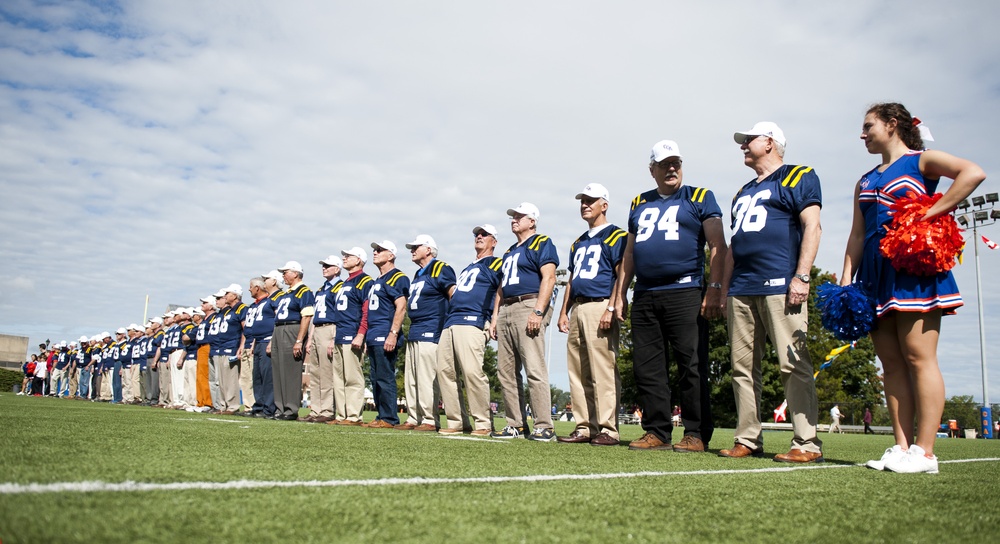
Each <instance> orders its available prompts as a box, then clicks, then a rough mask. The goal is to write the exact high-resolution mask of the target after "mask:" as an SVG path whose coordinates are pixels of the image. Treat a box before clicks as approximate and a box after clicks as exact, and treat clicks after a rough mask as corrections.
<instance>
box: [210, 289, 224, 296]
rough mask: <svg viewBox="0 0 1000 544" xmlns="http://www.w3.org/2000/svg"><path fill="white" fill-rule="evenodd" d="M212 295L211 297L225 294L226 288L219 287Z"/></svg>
mask: <svg viewBox="0 0 1000 544" xmlns="http://www.w3.org/2000/svg"><path fill="white" fill-rule="evenodd" d="M212 296H213V297H215V298H222V297H224V296H226V288H225V287H223V288H222V289H219V290H218V291H217V292H216V293H215V294H214V295H212Z"/></svg>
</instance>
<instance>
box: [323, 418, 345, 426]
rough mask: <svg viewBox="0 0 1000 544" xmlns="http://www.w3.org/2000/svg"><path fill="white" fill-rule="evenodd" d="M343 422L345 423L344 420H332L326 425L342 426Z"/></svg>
mask: <svg viewBox="0 0 1000 544" xmlns="http://www.w3.org/2000/svg"><path fill="white" fill-rule="evenodd" d="M342 421H344V420H343V419H331V420H330V421H327V422H326V424H327V425H340V423H341V422H342Z"/></svg>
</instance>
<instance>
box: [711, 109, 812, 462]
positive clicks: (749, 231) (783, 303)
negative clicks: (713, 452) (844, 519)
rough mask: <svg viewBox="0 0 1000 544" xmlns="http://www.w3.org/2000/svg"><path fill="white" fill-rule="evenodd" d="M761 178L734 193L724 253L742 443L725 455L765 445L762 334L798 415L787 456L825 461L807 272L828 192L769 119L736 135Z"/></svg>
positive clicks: (756, 452) (758, 450) (750, 452)
mask: <svg viewBox="0 0 1000 544" xmlns="http://www.w3.org/2000/svg"><path fill="white" fill-rule="evenodd" d="M733 138H734V139H735V140H736V143H738V144H740V149H741V150H742V152H743V164H745V165H746V166H748V167H749V168H751V169H752V170H753V171H754V173H755V174H756V177H755V178H754V179H752V180H751V181H750V182H749V183H747V184H746V185H744V186H743V188H742V189H740V190H739V192H737V193H736V196H735V197H733V207H732V230H733V238H732V252H731V253H730V254H729V255H730V258H728V259H727V260H726V278H725V280H724V281H723V284H724V287H725V288H728V293H724V294H728V303H727V305H728V319H729V343H730V346H731V348H730V349H731V352H730V353H731V355H730V357H731V359H732V364H733V392H734V393H735V395H736V412H737V421H736V443H735V444H734V445H733V448H732V449H728V450H722V451H721V452H719V454H720V455H722V456H723V457H747V456H755V457H759V456H761V455H762V454H763V446H764V444H763V438H764V437H763V434H762V432H761V424H760V396H761V387H762V384H761V381H760V364H761V362H760V360H761V354H762V353H763V351H764V339H765V334H766V335H767V336H768V337H770V338H771V343H772V344H773V346H774V350H775V352H776V353H777V356H778V365H779V369H780V371H781V383H782V385H784V387H785V396H786V398H787V400H788V410H789V412H791V419H792V433H793V437H792V444H791V446H792V447H791V450H790V451H789V452H788V453H783V454H779V455H777V456H775V458H774V460H775V461H779V462H784V463H814V462H821V461H823V453H822V446H823V443H822V442H821V441H820V439H819V437H818V436H817V434H816V423H817V420H818V417H819V414H818V406H817V401H816V383H815V381H814V380H813V367H812V360H811V359H810V358H809V351H808V350H807V346H806V328H807V321H808V312H807V311H806V300H807V299H808V298H809V281H810V279H811V278H810V277H809V274H810V271H811V270H812V264H813V259H815V257H816V251H817V250H818V248H819V240H820V234H821V230H822V229H821V227H820V207H821V206H822V200H823V199H822V193H821V190H820V182H819V177H818V176H817V175H816V172H815V171H814V170H813V169H812V168H811V167H808V166H796V165H786V164H785V163H784V156H785V144H786V141H785V134H784V132H783V131H782V130H781V128H779V127H778V125H776V124H774V123H771V122H768V121H764V122H760V123H757V124H756V125H754V126H753V128H751V129H750V130H747V131H744V132H737V133H735V134H734V135H733Z"/></svg>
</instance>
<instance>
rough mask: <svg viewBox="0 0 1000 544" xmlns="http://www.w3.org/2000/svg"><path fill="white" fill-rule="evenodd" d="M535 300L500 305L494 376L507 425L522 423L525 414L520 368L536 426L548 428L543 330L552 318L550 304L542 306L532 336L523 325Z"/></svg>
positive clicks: (549, 413) (549, 395) (549, 404)
mask: <svg viewBox="0 0 1000 544" xmlns="http://www.w3.org/2000/svg"><path fill="white" fill-rule="evenodd" d="M535 303H536V301H535V300H534V299H531V300H522V301H520V302H515V303H513V304H508V305H506V306H500V313H499V315H498V317H497V343H498V345H499V348H498V350H497V377H498V378H500V388H501V389H502V390H503V403H504V415H505V416H507V425H509V426H512V427H523V426H524V421H525V418H526V413H525V403H524V393H523V388H522V387H521V386H522V384H523V383H524V382H523V381H522V378H521V370H522V369H524V373H525V375H527V378H528V394H529V395H530V396H531V411H532V414H533V415H534V417H535V428H536V429H551V428H552V411H551V410H552V391H551V390H550V389H549V369H548V366H547V365H546V363H545V331H546V329H548V326H549V321H550V320H551V319H552V308H551V307H548V308H546V309H545V315H543V316H542V324H541V328H540V329H539V331H538V334H536V335H535V336H534V337H531V336H528V333H527V332H525V330H524V329H525V327H526V326H527V323H528V316H530V315H531V313H532V311H534V309H535Z"/></svg>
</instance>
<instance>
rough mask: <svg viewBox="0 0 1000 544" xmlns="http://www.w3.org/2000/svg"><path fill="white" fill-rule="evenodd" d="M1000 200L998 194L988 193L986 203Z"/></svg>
mask: <svg viewBox="0 0 1000 544" xmlns="http://www.w3.org/2000/svg"><path fill="white" fill-rule="evenodd" d="M998 200H1000V196H998V195H997V194H996V193H986V202H996V201H998Z"/></svg>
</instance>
